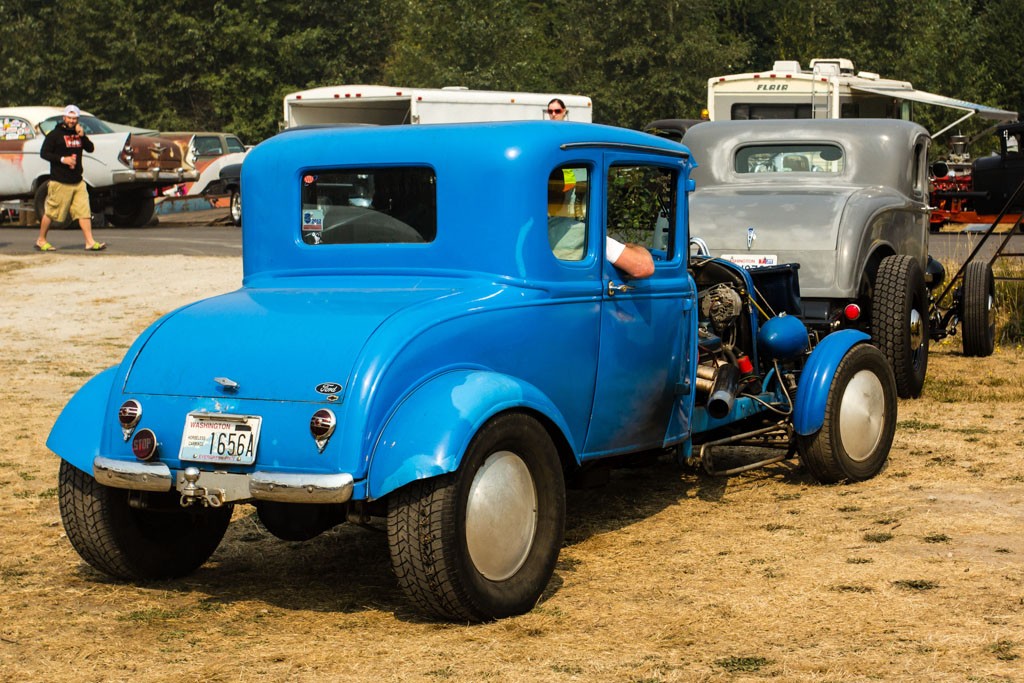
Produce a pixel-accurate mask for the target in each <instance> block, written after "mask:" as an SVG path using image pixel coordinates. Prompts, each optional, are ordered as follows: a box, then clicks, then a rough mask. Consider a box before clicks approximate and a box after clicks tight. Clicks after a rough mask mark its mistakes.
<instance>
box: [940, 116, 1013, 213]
mask: <svg viewBox="0 0 1024 683" xmlns="http://www.w3.org/2000/svg"><path fill="white" fill-rule="evenodd" d="M994 132H995V135H996V138H997V140H998V144H999V147H998V150H997V151H996V152H994V153H992V154H989V155H987V156H981V157H977V158H974V159H972V158H971V155H970V153H969V152H968V151H967V145H968V139H967V137H966V136H963V135H954V136H951V137H950V148H949V150H948V152H947V156H946V158H945V159H942V160H940V161H937V162H936V163H934V164H932V176H933V177H932V203H933V204H934V205H935V207H936V208H935V211H933V212H932V227H933V228H934V229H939V228H941V227H942V225H943V224H944V223H947V222H953V223H978V222H986V223H990V222H992V220H993V219H994V218H995V217H996V216H997V215H999V214H1000V212H1002V211H1003V210H1004V209H1005V211H1006V213H1005V214H1003V218H1004V220H1005V221H1006V222H1013V221H1014V220H1015V219H1016V217H1017V216H1019V215H1020V214H1021V213H1024V188H1022V184H1024V122H1021V121H1016V122H1014V123H1007V124H1003V125H1001V126H998V127H996V129H995V131H994Z"/></svg>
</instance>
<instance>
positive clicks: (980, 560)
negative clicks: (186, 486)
mask: <svg viewBox="0 0 1024 683" xmlns="http://www.w3.org/2000/svg"><path fill="white" fill-rule="evenodd" d="M51 256H55V258H51ZM239 279H240V263H239V262H238V261H237V260H236V259H218V258H205V259H203V258H200V259H196V258H184V257H180V258H179V257H137V258H129V257H117V256H112V255H101V256H100V257H99V258H85V257H71V256H64V255H60V254H58V255H36V256H34V257H32V258H27V257H24V258H2V259H0V287H2V288H3V292H4V296H3V300H2V301H0V340H2V344H3V353H2V361H0V368H2V370H0V372H2V374H0V389H2V392H3V396H2V402H0V406H2V414H3V419H2V420H0V680H2V681H121V680H125V681H127V680H131V681H138V682H155V681H206V682H216V681H223V682H225V683H226V682H235V681H238V682H255V681H261V682H262V681H334V680H339V681H340V680H365V681H446V680H451V681H635V682H640V681H756V680H762V679H774V680H783V681H865V680H883V681H925V680H927V681H1011V680H1014V681H1019V680H1022V679H1024V536H1022V529H1024V472H1022V464H1024V457H1022V455H1021V453H1022V445H1024V435H1022V425H1024V372H1022V370H1024V352H1022V351H1021V350H1020V349H1019V348H999V349H998V350H997V352H996V354H995V355H994V356H993V357H991V358H988V359H980V360H979V359H967V358H964V357H962V356H961V355H960V354H959V350H958V344H957V343H956V342H955V341H953V342H948V343H944V344H940V345H938V346H937V347H935V348H934V350H933V355H932V359H931V367H930V369H929V380H928V383H927V385H926V387H925V396H924V398H921V399H919V400H916V401H904V402H901V404H900V407H899V428H898V430H897V435H896V443H895V445H894V448H893V450H892V456H891V462H890V464H889V466H888V467H887V469H885V470H884V471H883V472H882V473H881V474H880V475H879V476H878V477H877V478H875V479H873V480H871V481H868V482H864V483H861V484H856V485H844V486H819V485H816V484H814V483H813V482H812V481H811V479H810V478H809V477H808V476H807V474H806V473H804V472H803V471H802V470H801V469H800V468H799V467H798V466H797V465H796V464H795V463H784V464H779V465H775V466H772V467H769V468H767V469H763V470H760V471H755V472H751V473H747V474H743V475H739V476H734V477H730V478H711V477H707V476H702V475H698V474H696V473H693V472H690V471H686V470H681V469H679V468H678V467H676V466H675V465H673V464H671V463H668V462H659V463H655V464H653V465H651V466H650V467H647V468H640V469H631V470H623V471H619V472H617V473H615V474H614V475H613V477H612V482H611V484H610V485H609V486H607V487H605V488H602V489H597V490H589V491H582V492H580V491H576V492H572V493H571V494H570V496H569V527H568V536H567V540H566V544H565V547H564V548H563V550H562V554H561V559H560V562H559V564H558V567H557V570H556V573H555V577H554V579H553V580H552V582H551V584H550V586H549V588H548V590H547V592H546V593H545V595H544V598H543V600H542V602H541V604H539V605H538V606H537V608H536V609H534V610H533V611H532V612H531V613H529V614H526V615H524V616H521V617H517V618H513V619H507V620H504V621H500V622H497V623H491V624H485V625H480V626H464V625H452V624H439V623H434V622H430V621H426V620H424V619H421V618H420V616H419V615H418V614H417V613H416V612H414V611H412V610H411V609H410V608H409V606H408V605H407V603H406V602H405V600H404V599H403V597H402V595H401V593H400V591H399V590H398V588H397V586H396V584H395V582H394V579H393V578H392V575H391V573H390V566H389V559H388V551H387V544H386V538H385V536H384V534H383V533H380V532H379V531H375V530H372V529H369V530H368V529H363V528H355V527H340V528H338V529H336V530H334V531H332V532H329V533H327V534H324V535H323V536H321V537H319V538H317V539H315V540H313V541H310V542H307V543H287V542H283V541H279V540H277V539H275V538H273V537H271V536H269V535H268V534H267V533H266V532H265V531H263V530H262V529H261V528H260V527H259V526H258V525H257V524H256V522H255V521H254V519H253V518H252V517H251V508H248V507H241V508H240V509H239V510H238V511H237V512H236V518H235V520H234V522H233V523H232V525H231V527H230V529H229V531H228V535H227V537H226V539H225V541H224V543H223V544H222V545H221V547H220V549H219V550H218V551H217V552H216V554H215V555H214V556H213V558H212V560H211V561H210V562H209V563H208V564H207V565H205V566H204V567H203V568H202V569H200V571H198V572H197V573H196V574H194V575H193V576H191V577H189V578H187V579H185V580H181V581H172V582H162V583H154V584H147V585H132V584H125V583H119V582H115V581H112V580H109V579H107V578H105V577H104V576H102V575H100V574H98V573H96V572H95V571H93V570H91V569H90V568H89V567H88V566H86V565H85V564H84V563H83V562H82V561H81V560H80V559H79V557H78V556H77V554H76V553H75V552H74V551H73V550H72V549H71V547H70V545H69V544H68V542H67V539H66V537H65V536H64V533H63V528H62V526H61V523H60V515H59V512H58V509H57V498H56V478H57V476H56V475H57V459H56V457H55V456H53V455H52V454H51V453H50V452H49V451H48V450H47V449H46V447H45V445H44V441H45V438H46V435H47V433H48V431H49V428H50V426H51V424H52V422H53V420H54V418H55V416H56V415H57V413H58V411H59V410H60V409H61V407H62V406H63V404H64V403H65V402H66V401H67V399H68V398H69V397H70V396H71V395H72V393H73V392H74V391H75V390H76V389H77V387H78V386H79V385H80V384H82V383H83V382H84V381H85V379H86V378H87V377H89V376H91V375H92V374H94V373H95V372H97V371H98V370H100V369H102V368H104V367H106V366H108V365H111V364H113V363H115V362H116V361H118V360H119V359H120V357H121V355H122V354H123V353H124V351H125V349H126V348H127V346H128V344H129V343H130V342H131V341H132V340H133V339H134V337H135V336H136V335H137V334H138V333H139V332H140V331H141V330H142V329H143V328H144V327H145V326H146V325H147V324H148V323H149V322H151V321H152V320H153V319H155V318H156V317H157V316H158V315H159V314H161V313H163V312H165V311H167V310H170V309H171V308H173V307H175V306H177V305H179V304H181V303H185V302H188V301H191V300H193V299H195V298H197V297H198V296H200V295H201V294H204V293H209V292H216V291H226V290H228V289H232V288H234V287H235V286H236V284H237V282H238V281H239ZM183 362H187V359H183Z"/></svg>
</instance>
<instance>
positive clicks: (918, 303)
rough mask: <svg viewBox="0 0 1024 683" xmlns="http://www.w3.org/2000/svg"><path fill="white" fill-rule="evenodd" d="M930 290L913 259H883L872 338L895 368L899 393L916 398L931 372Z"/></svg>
mask: <svg viewBox="0 0 1024 683" xmlns="http://www.w3.org/2000/svg"><path fill="white" fill-rule="evenodd" d="M928 327H929V319H928V289H927V287H926V285H925V281H924V273H922V272H921V266H920V265H918V263H917V261H915V260H914V258H913V257H912V256H906V255H893V256H887V257H885V258H884V259H882V262H881V263H880V264H879V266H878V272H877V274H876V275H875V290H874V301H873V302H872V304H871V336H872V338H873V339H874V341H875V344H876V345H877V346H878V348H879V349H880V350H881V351H882V354H883V355H885V357H886V358H887V359H888V360H889V363H890V364H891V365H892V369H893V374H894V375H895V377H896V393H897V395H898V396H899V397H900V398H917V397H918V396H920V395H921V390H922V389H923V388H924V378H925V375H926V374H927V372H928V344H929V341H930V334H929V329H928Z"/></svg>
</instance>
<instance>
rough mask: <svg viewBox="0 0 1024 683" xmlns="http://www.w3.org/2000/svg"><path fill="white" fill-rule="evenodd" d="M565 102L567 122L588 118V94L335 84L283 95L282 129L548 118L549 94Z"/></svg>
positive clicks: (591, 106)
mask: <svg viewBox="0 0 1024 683" xmlns="http://www.w3.org/2000/svg"><path fill="white" fill-rule="evenodd" d="M556 97H557V98H559V99H561V100H562V101H563V102H565V106H566V108H568V110H569V116H568V119H569V120H570V121H583V122H589V121H591V120H592V116H591V114H592V110H593V105H592V103H591V101H590V98H589V97H583V96H580V95H562V94H559V93H524V92H498V91H491V90H468V89H466V88H399V87H393V86H387V85H336V86H326V87H323V88H314V89H312V90H303V91H302V92H295V93H291V94H290V95H287V96H285V98H284V128H294V127H296V126H310V125H314V126H315V125H324V124H333V123H370V124H376V125H397V124H403V123H462V122H469V121H524V120H526V121H528V120H533V119H535V120H537V121H540V120H543V119H545V118H547V115H546V113H545V109H546V108H547V105H548V102H550V101H551V100H552V99H553V98H556Z"/></svg>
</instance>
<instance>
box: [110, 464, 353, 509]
mask: <svg viewBox="0 0 1024 683" xmlns="http://www.w3.org/2000/svg"><path fill="white" fill-rule="evenodd" d="M93 476H94V477H96V481H98V482H99V483H101V484H104V485H105V486H113V487H115V488H122V489H132V490H134V491H161V492H162V491H170V490H171V489H177V490H178V491H184V489H185V487H186V486H188V483H187V482H186V481H185V480H184V477H183V476H182V472H181V471H178V472H174V471H172V470H171V468H169V467H168V466H167V465H165V464H164V463H161V462H154V463H147V462H138V461H136V462H132V461H127V460H114V459H112V458H104V457H98V458H96V459H95V460H93ZM194 483H195V485H196V486H198V487H203V488H205V489H207V490H211V491H217V492H218V494H219V495H218V497H219V498H220V499H221V501H222V502H225V503H232V502H238V501H245V500H273V501H277V502H280V503H344V502H346V501H348V500H349V498H351V497H352V488H353V485H354V479H353V478H352V475H351V474H347V473H341V474H287V473H281V472H260V471H257V472H252V473H250V474H234V473H230V472H199V477H198V479H196V481H195V482H194Z"/></svg>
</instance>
